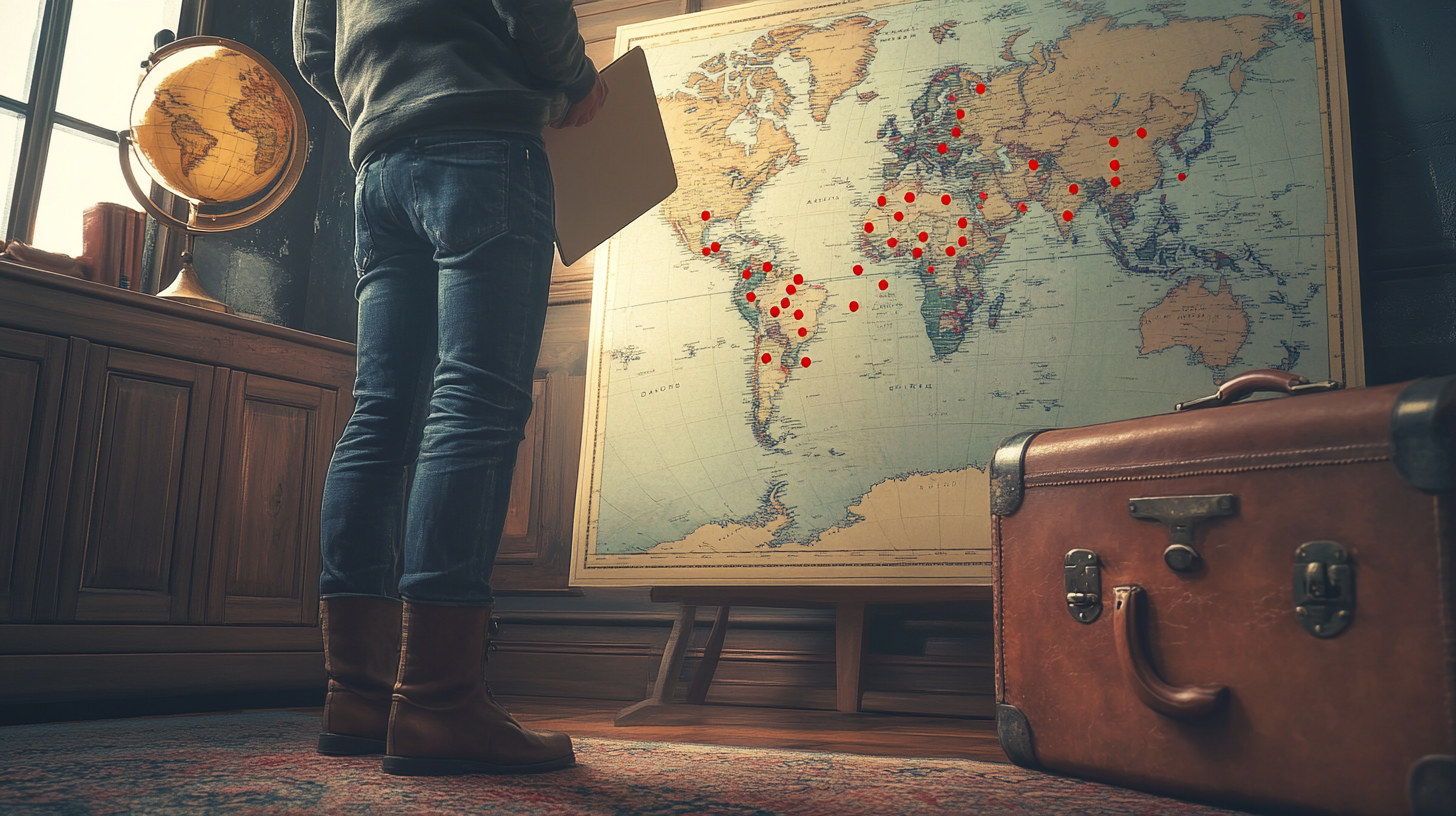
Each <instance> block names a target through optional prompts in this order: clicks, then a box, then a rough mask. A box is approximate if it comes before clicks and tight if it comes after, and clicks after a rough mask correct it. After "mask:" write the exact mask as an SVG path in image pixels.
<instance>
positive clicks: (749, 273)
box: [743, 269, 753, 280]
mask: <svg viewBox="0 0 1456 816" xmlns="http://www.w3.org/2000/svg"><path fill="white" fill-rule="evenodd" d="M751 277H753V270H751V269H745V270H743V279H744V280H748V279H749V278H751Z"/></svg>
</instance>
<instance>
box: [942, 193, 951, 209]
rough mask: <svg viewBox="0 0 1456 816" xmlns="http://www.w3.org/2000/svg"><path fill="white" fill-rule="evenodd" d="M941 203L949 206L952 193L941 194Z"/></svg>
mask: <svg viewBox="0 0 1456 816" xmlns="http://www.w3.org/2000/svg"><path fill="white" fill-rule="evenodd" d="M940 203H942V204H945V205H947V206H949V205H950V193H946V194H945V195H943V196H941V197H940Z"/></svg>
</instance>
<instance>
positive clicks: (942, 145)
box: [935, 142, 950, 153]
mask: <svg viewBox="0 0 1456 816" xmlns="http://www.w3.org/2000/svg"><path fill="white" fill-rule="evenodd" d="M935 150H936V152H938V153H944V152H945V151H947V150H950V148H949V147H946V146H945V142H941V143H940V144H938V145H936V146H935Z"/></svg>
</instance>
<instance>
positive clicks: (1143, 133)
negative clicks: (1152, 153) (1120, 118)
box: [1137, 128, 1148, 139]
mask: <svg viewBox="0 0 1456 816" xmlns="http://www.w3.org/2000/svg"><path fill="white" fill-rule="evenodd" d="M1137 135H1138V138H1139V139H1146V138H1148V129H1147V128H1138V129H1137Z"/></svg>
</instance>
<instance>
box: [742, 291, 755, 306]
mask: <svg viewBox="0 0 1456 816" xmlns="http://www.w3.org/2000/svg"><path fill="white" fill-rule="evenodd" d="M744 297H746V298H748V302H749V303H752V302H753V301H754V300H756V299H757V298H758V295H755V294H754V293H752V292H749V293H748V294H747V295H744Z"/></svg>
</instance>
